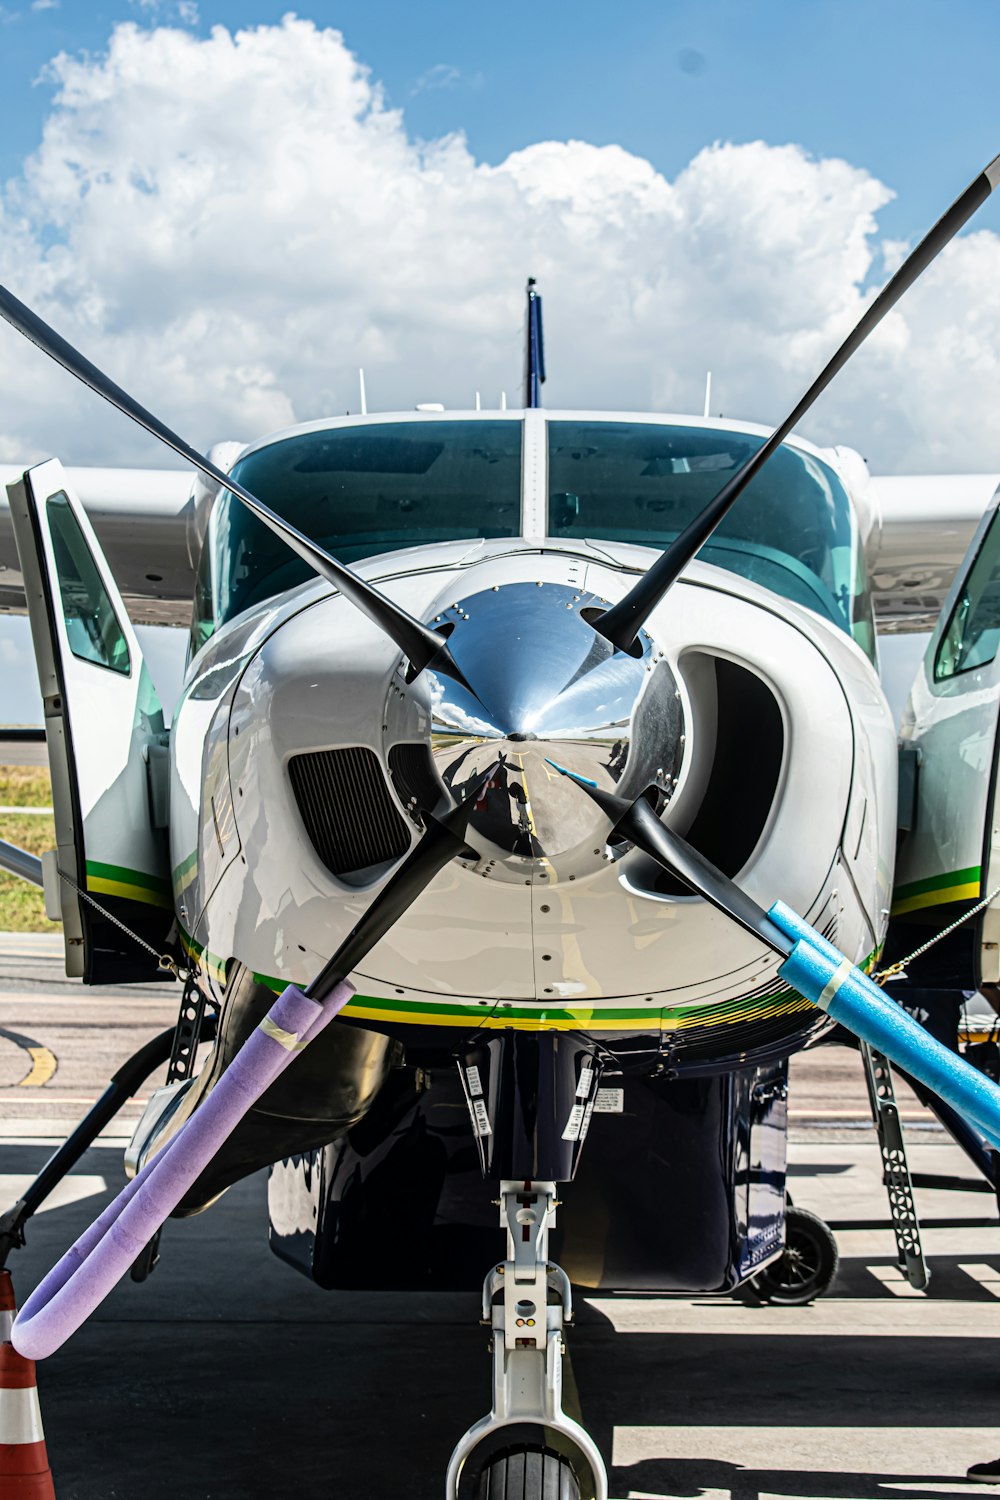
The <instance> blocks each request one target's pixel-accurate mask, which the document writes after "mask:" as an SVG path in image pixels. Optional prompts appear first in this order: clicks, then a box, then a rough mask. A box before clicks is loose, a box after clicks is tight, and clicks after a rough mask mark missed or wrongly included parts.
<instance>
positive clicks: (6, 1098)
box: [0, 1085, 150, 1119]
mask: <svg viewBox="0 0 1000 1500" xmlns="http://www.w3.org/2000/svg"><path fill="white" fill-rule="evenodd" d="M15 1088H18V1085H12V1086H10V1091H6V1089H3V1091H0V1119H3V1112H4V1109H6V1106H7V1104H30V1106H31V1109H37V1107H39V1097H37V1094H15V1092H13V1089H15ZM99 1098H100V1095H99V1094H55V1091H54V1089H49V1091H48V1092H46V1095H45V1103H46V1104H49V1106H51V1107H52V1109H60V1106H63V1104H81V1106H85V1107H87V1109H90V1106H91V1104H96V1103H97V1100H99ZM148 1103H150V1101H148V1100H139V1098H135V1100H127V1101H126V1103H124V1104H123V1106H121V1109H123V1110H127V1109H132V1110H135V1109H145V1106H147V1104H148Z"/></svg>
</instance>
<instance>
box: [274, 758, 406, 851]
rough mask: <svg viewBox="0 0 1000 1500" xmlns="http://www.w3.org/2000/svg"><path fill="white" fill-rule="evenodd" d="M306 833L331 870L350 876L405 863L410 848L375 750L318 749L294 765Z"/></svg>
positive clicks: (291, 765) (290, 769) (291, 767)
mask: <svg viewBox="0 0 1000 1500" xmlns="http://www.w3.org/2000/svg"><path fill="white" fill-rule="evenodd" d="M288 774H289V777H290V779H291V783H292V791H293V792H294V793H295V800H296V802H297V803H298V805H299V812H300V813H301V814H302V821H303V822H304V823H305V825H306V832H307V833H308V834H309V837H310V838H311V839H312V842H313V846H314V848H315V850H316V853H317V854H318V855H319V857H320V859H321V860H322V861H323V863H324V864H325V865H326V867H327V869H328V870H330V871H331V872H332V874H334V875H347V874H350V873H352V872H355V871H358V870H364V869H367V868H368V867H369V866H370V865H380V864H384V863H385V862H386V861H387V860H393V859H399V858H400V857H401V856H402V855H404V854H405V853H406V851H407V850H408V849H409V847H410V838H409V834H408V833H407V830H406V824H405V823H404V822H403V819H402V818H401V817H400V815H399V813H398V812H397V811H396V808H395V807H394V806H393V802H392V798H391V797H390V795H389V789H388V787H387V786H386V784H385V778H384V777H383V775H382V767H381V766H380V765H379V761H378V757H377V755H376V754H375V753H374V751H373V750H368V749H366V748H365V747H364V746H363V745H352V746H351V747H350V748H349V749H347V750H316V751H314V752H312V753H311V754H309V755H295V756H293V757H292V759H291V760H290V761H289V763H288Z"/></svg>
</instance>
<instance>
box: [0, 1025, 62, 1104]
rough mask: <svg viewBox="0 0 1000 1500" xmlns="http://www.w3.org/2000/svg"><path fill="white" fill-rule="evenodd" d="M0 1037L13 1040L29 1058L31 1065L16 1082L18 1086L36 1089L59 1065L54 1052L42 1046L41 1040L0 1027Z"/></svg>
mask: <svg viewBox="0 0 1000 1500" xmlns="http://www.w3.org/2000/svg"><path fill="white" fill-rule="evenodd" d="M0 1037H4V1038H6V1040H7V1041H8V1042H13V1043H14V1046H15V1047H20V1049H21V1051H22V1052H26V1053H27V1054H28V1056H29V1057H30V1058H31V1067H30V1068H29V1069H28V1072H27V1073H26V1074H25V1075H24V1077H23V1078H22V1079H21V1080H20V1082H19V1083H18V1084H17V1087H18V1088H21V1089H24V1088H28V1089H38V1088H41V1087H42V1086H43V1084H46V1083H48V1081H49V1079H50V1078H51V1077H52V1076H53V1075H54V1073H55V1071H56V1068H57V1067H58V1066H59V1063H58V1061H57V1060H56V1056H55V1053H54V1052H50V1051H49V1049H48V1047H43V1046H42V1044H41V1042H36V1041H35V1040H34V1038H33V1037H30V1036H24V1035H23V1034H22V1033H21V1032H20V1031H8V1030H6V1028H4V1027H0Z"/></svg>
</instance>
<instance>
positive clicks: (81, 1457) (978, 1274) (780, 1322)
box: [0, 935, 1000, 1500]
mask: <svg viewBox="0 0 1000 1500" xmlns="http://www.w3.org/2000/svg"><path fill="white" fill-rule="evenodd" d="M176 1004H177V990H176V988H175V987H174V986H172V985H162V984H156V985H150V986H132V987H129V988H128V989H120V990H114V991H104V990H102V991H87V990H85V989H83V988H82V987H81V986H80V985H78V984H75V983H73V982H71V981H68V980H66V979H65V978H64V977H63V976H62V970H61V963H60V961H59V958H58V943H57V942H55V941H53V939H52V938H49V937H42V938H30V939H25V938H21V937H13V936H9V935H8V936H0V1203H7V1202H10V1201H13V1200H14V1199H15V1198H16V1197H17V1195H18V1192H19V1190H20V1188H22V1187H23V1185H24V1184H25V1183H26V1181H28V1180H29V1179H30V1177H31V1176H32V1175H33V1174H34V1173H35V1172H36V1171H37V1170H38V1168H39V1167H40V1166H41V1165H42V1163H43V1162H44V1160H45V1159H46V1157H47V1156H48V1154H49V1153H50V1152H51V1150H52V1149H53V1148H54V1146H55V1145H56V1143H57V1141H58V1139H59V1138H60V1137H61V1135H62V1134H63V1133H65V1131H66V1130H67V1129H68V1128H69V1126H70V1125H71V1124H72V1123H74V1122H75V1120H76V1119H77V1118H79V1116H80V1115H81V1114H82V1113H83V1112H84V1110H85V1109H86V1107H87V1103H88V1102H89V1101H90V1100H91V1099H93V1098H94V1097H95V1096H96V1095H97V1093H98V1092H99V1091H100V1089H101V1087H102V1085H103V1083H104V1082H105V1080H106V1078H107V1076H108V1075H109V1074H110V1072H112V1071H113V1069H114V1067H115V1066H116V1065H117V1063H118V1062H120V1061H121V1060H122V1059H124V1057H125V1056H127V1055H128V1054H129V1053H131V1052H132V1051H134V1050H135V1048H136V1047H138V1046H139V1045H140V1044H141V1043H142V1042H143V1041H144V1040H145V1039H146V1038H147V1037H148V1036H151V1035H153V1034H154V1033H155V1032H157V1031H159V1030H162V1029H163V1028H164V1027H165V1026H167V1025H169V1024H171V1023H172V1021H173V1018H174V1013H175V1010H176ZM145 1096H146V1090H144V1091H143V1093H142V1095H141V1096H140V1099H139V1100H137V1101H133V1102H132V1104H131V1105H130V1106H129V1108H128V1109H127V1110H126V1111H125V1112H124V1113H123V1116H122V1117H120V1118H119V1120H117V1121H116V1122H114V1123H113V1125H112V1126H111V1127H110V1128H109V1130H108V1131H106V1132H105V1133H104V1135H103V1136H102V1138H101V1139H100V1141H99V1142H98V1143H97V1144H96V1145H95V1146H94V1148H93V1149H92V1150H90V1151H89V1152H87V1154H86V1155H85V1156H84V1157H83V1159H82V1160H81V1161H80V1163H79V1164H78V1166H77V1167H76V1168H75V1170H74V1172H73V1173H72V1175H71V1176H70V1177H69V1178H68V1179H67V1180H66V1182H65V1183H64V1185H63V1187H62V1188H61V1189H60V1190H59V1191H58V1192H57V1194H55V1195H54V1196H53V1198H52V1199H50V1200H49V1203H48V1204H47V1205H46V1206H45V1209H44V1211H42V1212H41V1213H39V1214H38V1215H37V1216H36V1218H35V1219H34V1220H33V1221H32V1223H31V1225H30V1226H29V1238H28V1244H27V1246H26V1248H24V1249H23V1250H20V1251H17V1252H15V1254H14V1255H13V1256H12V1258H11V1262H10V1269H11V1270H12V1272H13V1275H14V1279H15V1287H16V1290H17V1292H18V1295H19V1296H20V1298H21V1299H22V1300H23V1299H24V1298H25V1297H26V1296H27V1293H28V1292H29V1291H30V1289H31V1288H32V1287H33V1286H34V1285H35V1284H36V1282H37V1281H38V1280H39V1279H40V1277H41V1276H42V1275H43V1274H44V1273H45V1271H46V1270H47V1269H48V1268H49V1266H51V1264H52V1263H53V1262H54V1261H55V1260H56V1259H57V1258H58V1256H59V1255H60V1254H61V1253H62V1251H63V1250H64V1249H65V1248H66V1247H67V1246H68V1245H69V1244H70V1243H71V1241H72V1240H73V1239H74V1238H75V1237H76V1236H77V1234H79V1233H80V1232H81V1230H82V1229H84V1228H85V1227H86V1225H87V1224H88V1223H89V1222H90V1221H91V1219H92V1218H94V1217H95V1216H96V1214H97V1213H98V1212H99V1211H100V1209H101V1208H102V1207H103V1205H104V1204H105V1203H106V1202H107V1201H108V1199H109V1198H110V1196H111V1195H112V1194H113V1193H114V1192H116V1191H117V1190H118V1189H119V1188H120V1186H121V1185H122V1182H123V1180H124V1179H123V1174H122V1150H123V1146H124V1143H125V1140H126V1139H127V1137H128V1135H129V1134H130V1131H131V1125H132V1123H133V1122H134V1120H135V1119H136V1117H137V1115H138V1113H139V1110H140V1109H141V1104H142V1099H144V1098H145ZM899 1097H900V1105H901V1110H902V1114H903V1118H904V1121H905V1122H906V1125H907V1131H908V1140H909V1143H910V1148H911V1149H910V1155H911V1165H912V1166H913V1168H914V1169H915V1170H918V1171H922V1172H935V1173H948V1174H954V1175H959V1176H961V1177H963V1178H968V1179H970V1180H971V1178H972V1175H973V1174H972V1170H971V1168H970V1167H968V1165H967V1164H966V1162H965V1160H964V1158H963V1157H962V1156H961V1154H960V1153H959V1152H958V1151H957V1149H956V1148H955V1147H953V1146H951V1145H949V1144H948V1143H947V1140H946V1138H945V1137H944V1135H943V1133H942V1132H941V1131H940V1130H939V1129H938V1128H936V1126H934V1124H933V1122H932V1121H931V1118H930V1116H929V1115H928V1114H927V1113H926V1112H925V1111H924V1110H922V1109H921V1107H920V1106H919V1105H918V1104H917V1102H916V1100H914V1099H913V1098H912V1096H910V1095H908V1094H907V1093H906V1092H905V1090H903V1089H902V1088H900V1090H899ZM791 1109H792V1129H791V1140H790V1148H789V1149H790V1160H791V1176H790V1187H791V1191H792V1194H793V1197H794V1199H795V1202H796V1204H798V1205H799V1206H801V1207H804V1208H810V1209H812V1210H814V1211H815V1212H817V1213H819V1214H820V1215H822V1216H823V1217H825V1218H827V1219H828V1220H831V1221H834V1222H839V1223H841V1224H842V1223H844V1222H845V1221H846V1222H849V1223H852V1224H859V1223H860V1224H864V1223H866V1222H868V1221H874V1223H875V1225H876V1226H879V1221H884V1220H885V1218H886V1202H885V1193H884V1189H883V1188H882V1185H881V1181H880V1168H879V1157H878V1150H877V1146H876V1143H875V1138H874V1134H873V1132H872V1130H871V1127H870V1125H869V1124H868V1123H867V1103H866V1098H865V1093H864V1085H863V1082H862V1078H861V1071H860V1066H859V1060H858V1057H857V1054H856V1053H854V1052H852V1051H850V1050H849V1049H846V1048H840V1047H822V1048H819V1049H817V1050H816V1051H814V1052H811V1053H808V1054H804V1055H801V1056H800V1057H799V1058H797V1059H795V1060H793V1068H792V1089H791ZM567 1191H571V1189H567ZM917 1197H918V1207H919V1209H920V1213H921V1218H922V1221H923V1222H924V1224H925V1233H924V1245H925V1249H926V1251H927V1254H928V1258H929V1262H930V1265H931V1271H932V1279H931V1284H930V1287H929V1290H928V1292H927V1293H919V1292H915V1291H914V1290H913V1289H912V1288H910V1287H909V1286H908V1285H907V1283H906V1282H905V1281H903V1280H902V1277H901V1275H900V1272H899V1270H898V1268H897V1267H896V1264H895V1251H894V1242H893V1239H892V1235H891V1233H890V1232H889V1230H888V1227H887V1226H885V1225H881V1226H880V1227H870V1226H869V1227H865V1228H851V1229H840V1230H838V1241H839V1244H840V1251H841V1270H840V1273H839V1276H838V1279H837V1281H836V1283H835V1285H834V1287H833V1289H832V1291H831V1292H830V1293H829V1294H828V1295H827V1296H826V1297H825V1298H823V1299H822V1300H821V1301H819V1302H817V1303H816V1304H814V1305H813V1306H811V1307H808V1308H801V1309H800V1308H789V1309H777V1308H768V1307H751V1306H748V1305H745V1304H744V1303H742V1302H740V1301H737V1300H735V1299H731V1298H727V1299H724V1300H712V1299H708V1298H695V1299H663V1298H643V1299H638V1298H611V1297H581V1296H580V1295H579V1294H578V1295H577V1326H576V1327H575V1328H574V1329H573V1330H572V1331H571V1332H570V1334H569V1338H568V1343H569V1351H570V1362H569V1369H568V1371H567V1375H568V1399H567V1405H568V1406H571V1405H573V1404H574V1403H578V1408H579V1411H580V1412H581V1413H582V1417H583V1420H584V1422H585V1423H586V1425H587V1426H588V1428H589V1429H590V1430H591V1432H592V1433H593V1434H594V1436H595V1438H596V1439H597V1442H598V1443H599V1445H600V1447H601V1449H602V1451H603V1452H604V1454H605V1456H606V1458H607V1459H608V1461H609V1467H610V1470H611V1494H612V1496H613V1497H616V1500H625V1497H633V1500H639V1497H657V1500H660V1497H682V1496H684V1497H687V1496H699V1497H703V1500H722V1497H727V1500H729V1497H731V1500H765V1497H781V1500H790V1497H801V1500H874V1497H885V1500H890V1497H894V1500H931V1497H936V1496H940V1495H952V1494H955V1495H968V1494H976V1493H982V1491H981V1489H980V1487H978V1486H972V1485H969V1484H967V1483H965V1482H964V1479H963V1477H962V1476H963V1475H964V1472H965V1469H966V1467H967V1466H968V1464H969V1463H971V1462H975V1461H977V1460H980V1459H984V1458H994V1457H996V1456H997V1455H1000V1343H998V1339H1000V1234H998V1230H997V1223H996V1219H997V1213H996V1204H995V1200H994V1199H993V1197H992V1195H989V1194H987V1193H981V1192H972V1191H970V1192H962V1193H949V1194H944V1193H942V1192H939V1191H918V1195H917ZM952 1218H957V1219H960V1220H961V1221H962V1223H961V1225H960V1226H959V1227H951V1228H944V1227H934V1226H936V1225H940V1223H941V1221H942V1220H949V1219H952ZM927 1226H930V1227H927ZM484 1270H485V1267H484ZM39 1385H40V1389H41V1399H42V1408H43V1414H44V1420H45V1429H46V1437H47V1440H48V1447H49V1456H50V1459H51V1462H52V1467H53V1472H54V1475H55V1483H56V1494H57V1495H58V1497H59V1500H167V1497H170V1500H176V1497H178V1496H183V1497H185V1500H236V1497H240V1500H272V1497H275V1500H284V1497H286V1496H287V1497H295V1500H329V1497H334V1496H335V1497H349V1500H355V1497H358V1500H361V1497H365V1500H368V1497H372V1500H404V1497H405V1500H440V1497H441V1496H442V1494H443V1475H444V1470H445V1466H446V1463H447V1459H448V1455H449V1453H450V1450H451V1448H452V1446H453V1444H454V1442H455V1441H456V1439H457V1438H458V1436H459V1435H460V1433H461V1432H462V1431H463V1430H464V1429H465V1427H466V1426H467V1425H468V1424H469V1423H470V1422H472V1421H473V1420H475V1419H476V1418H477V1417H479V1416H480V1415H482V1414H483V1412H484V1411H485V1410H486V1409H487V1408H488V1406H489V1386H490V1361H489V1357H488V1355H487V1351H486V1334H485V1332H484V1330H483V1329H482V1328H481V1327H480V1326H479V1324H478V1308H477V1306H476V1299H475V1298H474V1297H472V1296H469V1295H446V1294H424V1295H419V1296H415V1295H408V1294H402V1293H391V1294H380V1293H354V1292H351V1293H339V1294H338V1293H327V1292H323V1291H321V1290H320V1289H319V1288H317V1287H315V1286H313V1285H312V1284H311V1283H310V1282H308V1281H307V1280H306V1279H305V1278H303V1277H301V1276H298V1275H297V1274H296V1273H295V1272H294V1271H292V1270H291V1269H290V1268H288V1267H287V1266H285V1265H283V1264H282V1263H281V1262H279V1261H278V1260H276V1259H275V1258H274V1257H273V1256H272V1255H271V1254H270V1252H269V1250H268V1248H267V1211H266V1178H265V1175H264V1174H259V1175H257V1176H255V1177H253V1178H251V1179H250V1180H248V1181H246V1182H244V1183H241V1184H239V1185H238V1186H237V1187H236V1188H234V1189H232V1190H231V1191H230V1192H229V1193H228V1194H227V1195H226V1196H225V1197H224V1198H223V1199H222V1200H221V1201H220V1202H219V1203H218V1204H217V1205H216V1206H215V1207H213V1208H212V1209H210V1210H209V1211H208V1212H207V1213H205V1214H203V1215H201V1216H199V1217H197V1218H195V1219H192V1220H188V1221H185V1222H172V1223H170V1224H168V1226H167V1229H166V1231H165V1233H164V1237H163V1244H162V1260H161V1263H160V1265H159V1266H158V1268H157V1269H156V1271H155V1273H154V1274H153V1276H152V1277H151V1278H150V1279H149V1280H148V1281H147V1282H145V1283H144V1284H142V1285H137V1284H134V1283H132V1282H130V1281H127V1280H126V1281H125V1282H124V1283H123V1284H121V1285H120V1286H119V1287H118V1288H117V1290H116V1291H115V1292H114V1293H113V1294H112V1295H111V1296H110V1297H109V1298H108V1300H107V1301H106V1302H105V1303H104V1304H103V1306H102V1307H101V1308H100V1309H99V1310H98V1312H97V1313H96V1314H95V1315H94V1317H93V1318H92V1319H91V1321H90V1322H89V1323H88V1324H87V1325H86V1326H85V1327H84V1328H83V1329H82V1330H81V1331H80V1333H78V1334H77V1335H76V1336H75V1337H74V1338H73V1339H72V1340H71V1341H70V1342H69V1343H68V1344H67V1345H66V1346H65V1348H64V1349H62V1350H61V1351H60V1352H58V1353H57V1354H56V1355H54V1356H53V1357H52V1358H51V1359H50V1360H48V1361H46V1362H44V1363H43V1364H42V1365H40V1366H39Z"/></svg>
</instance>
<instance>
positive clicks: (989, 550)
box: [887, 491, 1000, 1003]
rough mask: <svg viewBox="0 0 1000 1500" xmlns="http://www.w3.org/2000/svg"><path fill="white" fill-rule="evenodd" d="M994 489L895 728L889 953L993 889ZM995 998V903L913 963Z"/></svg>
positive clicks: (999, 615) (996, 796) (998, 587)
mask: <svg viewBox="0 0 1000 1500" xmlns="http://www.w3.org/2000/svg"><path fill="white" fill-rule="evenodd" d="M998 502H1000V491H998V492H997V494H996V495H994V497H993V500H992V501H991V503H990V505H989V507H988V508H987V510H986V513H985V515H984V516H983V519H982V521H981V522H980V525H979V527H978V529H977V531H976V535H975V536H974V537H973V540H972V542H971V544H970V546H969V550H968V552H967V553H966V556H965V558H964V560H963V562H962V564H961V566H960V567H959V570H958V572H957V574H956V576H955V581H954V583H953V585H952V588H951V592H950V594H949V596H948V598H947V599H946V600H945V603H944V606H943V608H942V610H941V615H940V618H939V620H938V624H937V628H936V629H935V631H934V634H933V635H932V637H931V639H930V642H929V644H928V647H927V651H926V654H925V656H924V659H923V662H922V663H921V666H920V669H919V671H918V673H917V676H916V679H915V681H914V683H913V687H912V688H911V691H910V699H909V702H908V704H907V707H906V711H905V713H904V716H903V722H902V725H901V742H900V752H901V762H900V772H901V775H900V814H901V816H900V826H901V830H902V833H901V843H900V849H899V858H898V861H897V869H896V884H895V888H894V892H893V905H892V918H893V925H892V930H891V933H890V938H891V941H890V945H889V946H890V948H891V949H892V952H891V953H890V954H888V955H887V956H889V957H892V958H896V957H898V956H899V954H900V953H905V952H906V951H907V950H912V949H913V948H915V947H916V946H917V945H918V943H919V942H921V941H922V940H926V938H927V937H930V936H933V935H934V933H935V932H941V931H942V930H943V929H944V928H945V927H948V926H950V925H951V924H952V923H954V922H956V921H959V920H960V919H961V918H962V917H963V915H966V914H970V913H971V912H972V909H973V908H974V907H975V906H976V905H978V903H979V902H980V900H981V899H982V898H983V897H985V896H987V895H988V894H989V893H990V892H993V891H996V890H997V889H998V888H1000V508H998ZM911 979H912V982H913V983H914V984H921V983H929V984H931V985H932V987H951V988H955V989H972V988H984V989H986V992H987V993H988V994H990V996H991V998H993V999H994V1002H995V1003H996V1002H997V1001H1000V896H998V897H997V898H995V899H994V900H993V901H992V902H990V904H989V905H988V906H987V907H986V908H985V910H983V911H978V912H976V914H975V915H974V916H973V917H972V918H971V920H968V921H965V922H962V923H961V925H960V926H959V927H958V928H957V929H956V931H955V932H954V933H952V934H949V936H948V937H947V938H945V939H944V940H943V941H942V942H941V943H940V944H939V945H938V946H937V947H935V949H933V950H932V951H931V953H929V954H928V955H927V957H926V958H923V959H921V961H920V969H919V972H918V971H917V969H916V966H915V967H914V972H913V974H912V975H911Z"/></svg>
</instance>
